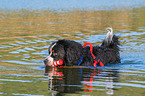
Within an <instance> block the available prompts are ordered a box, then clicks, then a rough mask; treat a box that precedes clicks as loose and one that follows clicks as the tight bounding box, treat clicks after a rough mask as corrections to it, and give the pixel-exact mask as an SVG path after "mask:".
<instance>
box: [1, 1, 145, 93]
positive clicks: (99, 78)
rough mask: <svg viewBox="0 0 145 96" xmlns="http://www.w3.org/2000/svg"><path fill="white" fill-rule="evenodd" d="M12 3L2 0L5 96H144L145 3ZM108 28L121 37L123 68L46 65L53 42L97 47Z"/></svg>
mask: <svg viewBox="0 0 145 96" xmlns="http://www.w3.org/2000/svg"><path fill="white" fill-rule="evenodd" d="M10 1H11V3H8V2H10ZM12 1H13V0H5V1H3V0H0V2H1V3H0V5H1V7H0V95H1V96H12V95H18V96H64V95H65V96H144V95H145V50H144V49H145V5H144V4H145V1H144V0H140V1H139V0H132V2H131V3H130V2H129V0H128V1H125V0H122V1H121V2H117V1H115V2H114V0H108V2H107V3H102V2H101V0H98V1H97V2H95V0H92V1H88V0H86V1H87V2H83V4H84V5H81V3H80V2H82V1H81V0H78V1H79V2H75V1H73V2H72V3H70V2H65V1H64V0H63V1H64V2H61V1H60V0H58V1H59V2H57V3H56V2H53V1H52V0H50V3H49V4H48V2H47V0H44V1H45V2H44V1H43V2H40V0H37V2H35V3H34V1H33V0H25V2H19V0H15V2H13V3H12ZM30 1H31V2H30ZM68 1H69V0H68ZM138 1H139V2H138ZM99 2H101V3H99ZM6 3H8V4H6ZM45 3H46V4H45ZM54 4H55V6H53V5H54ZM75 4H76V5H75ZM95 4H96V5H95ZM12 5H15V6H12ZM35 5H36V6H35ZM43 5H44V6H43ZM50 5H51V6H50ZM57 5H58V6H57ZM79 5H80V6H79ZM25 6H26V7H25ZM42 9H45V10H42ZM110 26H111V27H112V28H113V29H114V33H115V34H116V35H117V36H120V39H119V40H120V42H121V45H120V54H121V63H120V64H108V65H107V66H105V67H97V68H93V67H63V68H47V67H46V68H45V67H44V66H43V59H44V58H45V57H46V56H48V52H47V48H48V47H49V45H50V44H51V43H52V42H54V41H56V40H58V39H69V40H75V41H77V42H79V43H81V44H82V45H83V44H84V43H85V42H91V43H92V44H93V45H98V44H101V42H102V40H103V39H104V38H105V36H106V33H107V31H106V30H105V28H107V27H110Z"/></svg>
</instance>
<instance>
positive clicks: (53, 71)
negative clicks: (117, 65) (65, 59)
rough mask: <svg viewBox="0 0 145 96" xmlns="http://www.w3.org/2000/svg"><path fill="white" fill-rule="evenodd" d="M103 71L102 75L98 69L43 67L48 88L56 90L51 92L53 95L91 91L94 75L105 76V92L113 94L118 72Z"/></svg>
mask: <svg viewBox="0 0 145 96" xmlns="http://www.w3.org/2000/svg"><path fill="white" fill-rule="evenodd" d="M105 72H106V73H105V74H103V75H102V70H100V69H91V68H74V67H67V68H64V67H63V68H58V67H53V68H51V67H47V66H46V67H45V75H48V79H49V84H48V87H49V88H48V89H49V90H52V91H54V92H56V93H54V92H53V93H52V94H51V95H53V96H61V95H64V94H66V93H75V92H78V91H84V92H92V91H93V90H92V89H93V84H94V82H93V80H94V77H95V79H96V78H97V77H102V78H103V77H105V78H106V86H105V87H106V94H113V82H117V81H118V78H119V75H118V72H116V71H111V72H110V71H108V70H107V71H105ZM107 72H108V73H107ZM112 72H113V73H112ZM106 75H107V76H106ZM98 79H99V78H98ZM104 90H105V88H104Z"/></svg>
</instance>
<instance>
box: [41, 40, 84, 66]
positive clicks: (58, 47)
mask: <svg viewBox="0 0 145 96" xmlns="http://www.w3.org/2000/svg"><path fill="white" fill-rule="evenodd" d="M82 49H83V47H82V45H81V44H79V43H77V42H75V41H71V40H65V39H62V40H58V41H57V42H54V43H52V44H51V45H50V47H49V49H48V52H49V56H48V57H46V58H45V60H44V63H45V65H46V66H47V65H48V66H53V63H54V62H55V61H58V60H60V59H61V60H62V61H63V65H67V66H72V65H77V64H78V62H79V61H80V59H81V56H82Z"/></svg>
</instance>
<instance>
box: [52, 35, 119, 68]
mask: <svg viewBox="0 0 145 96" xmlns="http://www.w3.org/2000/svg"><path fill="white" fill-rule="evenodd" d="M118 38H119V37H117V36H115V35H113V37H112V41H111V42H110V43H108V42H107V41H106V40H104V41H103V43H102V45H101V46H98V45H97V46H93V54H94V55H95V56H96V57H97V58H99V59H100V60H101V61H102V63H103V64H108V63H120V54H119V47H118V45H119V41H118ZM53 44H54V43H53ZM53 50H54V53H57V55H55V56H53V54H52V57H53V58H54V61H58V60H59V59H62V60H63V65H64V66H77V65H78V62H80V60H81V57H83V60H82V62H81V64H80V66H93V57H92V55H91V52H90V47H89V46H87V47H85V48H83V46H82V45H81V44H80V43H78V42H75V41H71V40H65V39H62V40H58V41H57V42H56V45H55V46H54V48H53Z"/></svg>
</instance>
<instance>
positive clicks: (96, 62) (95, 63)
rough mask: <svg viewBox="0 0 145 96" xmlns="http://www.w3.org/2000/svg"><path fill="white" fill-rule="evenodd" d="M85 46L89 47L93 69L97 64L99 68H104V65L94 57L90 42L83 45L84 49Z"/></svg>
mask: <svg viewBox="0 0 145 96" xmlns="http://www.w3.org/2000/svg"><path fill="white" fill-rule="evenodd" d="M86 45H90V51H91V54H92V56H93V59H94V63H93V66H94V67H97V64H99V65H100V66H101V67H104V64H103V63H102V62H101V60H100V59H98V58H97V57H95V56H94V54H93V46H92V44H91V43H90V42H86V43H85V44H84V45H83V48H85V47H86Z"/></svg>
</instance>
